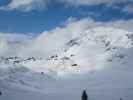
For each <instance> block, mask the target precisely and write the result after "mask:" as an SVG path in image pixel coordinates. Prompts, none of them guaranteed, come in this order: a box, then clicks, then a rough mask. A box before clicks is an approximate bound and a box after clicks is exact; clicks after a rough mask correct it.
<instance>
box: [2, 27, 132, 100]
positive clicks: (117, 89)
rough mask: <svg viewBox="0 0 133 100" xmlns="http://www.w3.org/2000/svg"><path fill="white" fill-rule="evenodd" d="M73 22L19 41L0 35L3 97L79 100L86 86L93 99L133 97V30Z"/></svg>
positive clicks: (109, 99)
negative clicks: (73, 27)
mask: <svg viewBox="0 0 133 100" xmlns="http://www.w3.org/2000/svg"><path fill="white" fill-rule="evenodd" d="M74 26H75V25H74ZM70 27H71V25H70V26H68V27H66V28H57V29H55V30H53V31H51V32H50V33H47V32H44V33H43V34H41V35H40V36H38V37H37V38H30V41H29V40H28V39H29V38H28V39H25V41H23V40H22V41H21V40H20V41H19V42H17V43H18V44H17V45H16V42H14V40H15V39H12V40H10V39H9V37H7V36H5V38H4V40H2V39H3V37H1V36H0V37H1V38H2V39H1V42H0V49H1V50H0V53H1V54H0V56H1V57H0V91H2V95H0V100H68V99H69V100H80V99H81V93H82V91H83V89H86V90H87V93H88V96H89V99H90V100H119V99H120V98H123V100H132V98H133V95H132V93H133V86H132V84H133V79H132V75H133V73H132V71H133V67H132V65H133V61H132V58H133V34H132V32H128V31H126V30H122V29H116V28H113V27H95V28H91V29H87V30H85V31H84V29H86V28H87V27H84V28H83V30H82V29H81V30H78V31H74V30H71V28H70ZM78 27H79V26H75V30H76V29H77V28H78ZM67 30H69V31H67ZM68 32H69V33H71V34H69V35H68ZM16 38H18V37H16ZM14 47H15V48H16V50H15V49H14ZM7 48H8V49H7ZM18 48H19V49H18ZM13 50H14V51H13ZM18 50H19V51H18ZM3 53H4V55H3Z"/></svg>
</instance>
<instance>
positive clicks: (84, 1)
mask: <svg viewBox="0 0 133 100" xmlns="http://www.w3.org/2000/svg"><path fill="white" fill-rule="evenodd" d="M59 1H60V2H64V3H66V4H69V5H75V6H80V5H99V4H109V5H110V4H113V3H121V2H128V1H132V0H59Z"/></svg>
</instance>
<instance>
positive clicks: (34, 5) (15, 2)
mask: <svg viewBox="0 0 133 100" xmlns="http://www.w3.org/2000/svg"><path fill="white" fill-rule="evenodd" d="M47 2H48V0H12V1H11V2H10V3H9V4H8V5H5V6H2V7H0V9H1V10H6V11H8V10H21V11H26V12H27V11H30V10H35V9H37V10H38V9H42V8H45V7H46V5H47Z"/></svg>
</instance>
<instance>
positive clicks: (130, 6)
mask: <svg viewBox="0 0 133 100" xmlns="http://www.w3.org/2000/svg"><path fill="white" fill-rule="evenodd" d="M123 11H124V12H128V13H133V4H128V5H127V6H125V7H124V8H123Z"/></svg>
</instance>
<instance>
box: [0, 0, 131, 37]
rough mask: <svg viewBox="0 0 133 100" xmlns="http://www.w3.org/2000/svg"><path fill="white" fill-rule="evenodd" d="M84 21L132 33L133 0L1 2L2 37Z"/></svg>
mask: <svg viewBox="0 0 133 100" xmlns="http://www.w3.org/2000/svg"><path fill="white" fill-rule="evenodd" d="M82 19H90V20H91V21H92V22H95V23H106V24H111V25H114V26H119V27H126V28H130V29H132V28H131V25H133V20H132V19H133V0H0V33H34V34H39V33H42V32H43V31H49V30H52V29H54V28H56V27H57V26H58V27H62V26H64V25H65V24H66V22H69V20H70V21H71V20H82Z"/></svg>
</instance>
